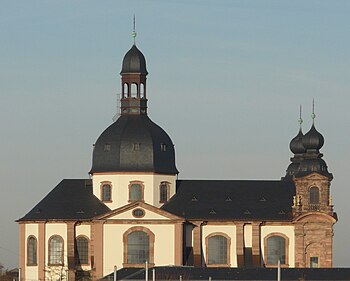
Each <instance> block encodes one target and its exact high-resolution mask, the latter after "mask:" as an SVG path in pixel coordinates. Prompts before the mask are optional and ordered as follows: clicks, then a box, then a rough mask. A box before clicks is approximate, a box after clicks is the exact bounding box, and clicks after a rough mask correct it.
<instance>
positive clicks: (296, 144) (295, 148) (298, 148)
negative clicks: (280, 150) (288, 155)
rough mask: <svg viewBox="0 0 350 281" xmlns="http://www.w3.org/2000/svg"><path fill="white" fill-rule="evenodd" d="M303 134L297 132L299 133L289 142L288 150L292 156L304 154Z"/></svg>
mask: <svg viewBox="0 0 350 281" xmlns="http://www.w3.org/2000/svg"><path fill="white" fill-rule="evenodd" d="M303 137H304V134H303V132H302V131H301V129H300V130H299V133H298V134H297V135H296V136H295V137H294V138H293V139H292V140H291V141H290V144H289V148H290V150H291V151H292V152H293V153H294V154H303V153H305V152H306V150H305V147H304V146H303Z"/></svg>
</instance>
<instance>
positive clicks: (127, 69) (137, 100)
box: [120, 18, 148, 115]
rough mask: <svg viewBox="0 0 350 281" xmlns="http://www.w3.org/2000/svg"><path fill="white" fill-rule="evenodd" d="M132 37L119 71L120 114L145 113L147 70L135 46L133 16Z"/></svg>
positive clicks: (142, 57)
mask: <svg viewBox="0 0 350 281" xmlns="http://www.w3.org/2000/svg"><path fill="white" fill-rule="evenodd" d="M132 37H133V41H134V43H133V46H132V47H131V49H130V50H129V51H128V52H127V53H126V55H125V56H124V59H123V65H122V71H121V72H120V75H121V82H122V85H121V86H122V95H121V99H120V104H121V115H146V114H147V96H146V80H147V74H148V72H147V68H146V59H145V56H144V55H143V54H142V52H141V51H140V50H139V49H138V48H137V47H136V32H135V18H134V30H133V33H132Z"/></svg>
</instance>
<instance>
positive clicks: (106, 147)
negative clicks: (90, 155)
mask: <svg viewBox="0 0 350 281" xmlns="http://www.w3.org/2000/svg"><path fill="white" fill-rule="evenodd" d="M103 150H104V151H111V145H110V144H108V143H106V144H105V146H104V148H103Z"/></svg>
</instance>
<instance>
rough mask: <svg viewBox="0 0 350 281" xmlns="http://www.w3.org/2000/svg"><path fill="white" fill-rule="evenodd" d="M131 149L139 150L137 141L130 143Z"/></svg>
mask: <svg viewBox="0 0 350 281" xmlns="http://www.w3.org/2000/svg"><path fill="white" fill-rule="evenodd" d="M132 150H133V151H138V150H140V144H139V143H134V144H133V145H132Z"/></svg>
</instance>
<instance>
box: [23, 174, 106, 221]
mask: <svg viewBox="0 0 350 281" xmlns="http://www.w3.org/2000/svg"><path fill="white" fill-rule="evenodd" d="M109 211H110V209H109V208H108V207H107V206H106V205H105V204H103V203H102V202H100V200H98V198H97V197H96V196H94V194H93V192H92V183H91V180H88V179H64V180H62V181H61V182H60V183H59V184H58V185H57V186H56V187H55V188H54V189H53V190H52V191H51V192H50V193H49V194H48V195H46V196H45V197H44V199H42V200H41V201H40V202H39V203H38V204H37V205H36V206H35V207H34V208H33V209H32V210H31V211H30V212H29V213H28V214H26V215H25V216H24V217H23V218H21V219H19V220H18V221H28V220H47V219H56V220H85V219H91V218H93V217H95V216H97V215H101V214H104V213H106V212H109Z"/></svg>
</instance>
